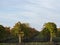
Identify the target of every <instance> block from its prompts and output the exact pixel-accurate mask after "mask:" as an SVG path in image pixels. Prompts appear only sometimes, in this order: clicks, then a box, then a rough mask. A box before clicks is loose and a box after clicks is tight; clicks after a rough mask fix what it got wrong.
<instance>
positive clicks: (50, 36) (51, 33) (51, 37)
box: [50, 33, 53, 42]
mask: <svg viewBox="0 0 60 45" xmlns="http://www.w3.org/2000/svg"><path fill="white" fill-rule="evenodd" d="M52 37H53V36H52V33H50V42H52Z"/></svg>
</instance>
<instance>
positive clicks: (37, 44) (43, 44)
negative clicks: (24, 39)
mask: <svg viewBox="0 0 60 45" xmlns="http://www.w3.org/2000/svg"><path fill="white" fill-rule="evenodd" d="M0 45H60V43H49V42H29V43H21V44H19V43H0Z"/></svg>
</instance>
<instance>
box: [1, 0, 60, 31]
mask: <svg viewBox="0 0 60 45" xmlns="http://www.w3.org/2000/svg"><path fill="white" fill-rule="evenodd" d="M18 21H20V22H27V23H29V24H30V26H31V27H34V28H36V29H37V30H39V31H40V29H41V28H42V27H43V24H44V23H46V22H55V23H56V25H57V27H60V0H0V24H2V25H4V26H10V27H12V26H14V24H15V23H16V22H18Z"/></svg>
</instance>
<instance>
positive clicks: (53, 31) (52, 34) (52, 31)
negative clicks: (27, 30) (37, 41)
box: [44, 22, 57, 41]
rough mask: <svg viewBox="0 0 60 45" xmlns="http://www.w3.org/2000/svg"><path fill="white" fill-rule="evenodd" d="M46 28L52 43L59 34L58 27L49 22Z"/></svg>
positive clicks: (45, 25)
mask: <svg viewBox="0 0 60 45" xmlns="http://www.w3.org/2000/svg"><path fill="white" fill-rule="evenodd" d="M44 28H46V29H47V30H49V32H50V41H52V38H53V37H56V32H57V26H56V24H55V23H52V22H48V23H45V24H44Z"/></svg>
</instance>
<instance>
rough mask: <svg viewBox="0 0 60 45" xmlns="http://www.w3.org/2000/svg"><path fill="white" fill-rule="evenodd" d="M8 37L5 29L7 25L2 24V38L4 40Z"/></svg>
mask: <svg viewBox="0 0 60 45" xmlns="http://www.w3.org/2000/svg"><path fill="white" fill-rule="evenodd" d="M6 37H7V31H6V30H5V27H4V26H2V25H0V40H3V39H5V38H6Z"/></svg>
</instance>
